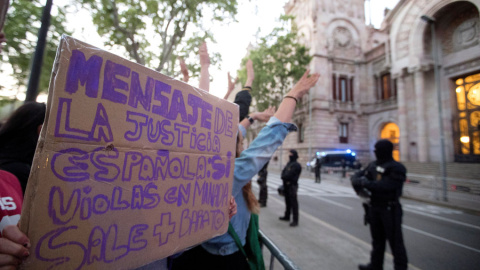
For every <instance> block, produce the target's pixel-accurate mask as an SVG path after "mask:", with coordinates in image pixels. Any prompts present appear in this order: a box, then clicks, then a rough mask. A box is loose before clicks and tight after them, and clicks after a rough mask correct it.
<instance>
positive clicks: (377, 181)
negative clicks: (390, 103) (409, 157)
mask: <svg viewBox="0 0 480 270" xmlns="http://www.w3.org/2000/svg"><path fill="white" fill-rule="evenodd" d="M392 152H393V144H392V143H391V142H390V141H388V140H379V141H378V142H377V143H376V144H375V156H376V157H377V160H376V161H374V162H371V163H370V164H369V165H368V166H367V168H365V169H364V170H361V171H359V172H357V173H356V174H355V175H353V176H352V178H351V181H352V185H353V187H354V189H355V191H356V192H357V194H359V195H360V196H364V195H365V194H369V195H370V202H369V204H368V205H365V206H367V207H365V210H366V221H367V222H368V223H369V224H370V233H371V235H372V253H371V255H370V263H369V264H367V265H359V266H358V268H359V269H360V270H377V269H383V259H384V253H385V243H386V240H388V243H389V244H390V248H391V250H392V253H393V263H394V267H395V270H403V269H407V264H408V259H407V252H406V250H405V245H404V242H403V235H402V215H403V214H402V207H401V205H400V201H399V198H400V196H401V195H402V188H403V183H404V182H405V180H406V173H407V170H406V169H405V167H404V166H403V165H402V164H401V163H399V162H396V161H395V160H394V159H393V157H392Z"/></svg>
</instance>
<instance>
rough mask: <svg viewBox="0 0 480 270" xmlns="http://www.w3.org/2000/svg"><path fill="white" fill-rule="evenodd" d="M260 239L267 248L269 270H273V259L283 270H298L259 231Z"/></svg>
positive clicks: (298, 269)
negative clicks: (269, 255)
mask: <svg viewBox="0 0 480 270" xmlns="http://www.w3.org/2000/svg"><path fill="white" fill-rule="evenodd" d="M259 233H260V238H261V241H262V244H263V245H264V246H266V247H267V248H268V250H269V251H270V254H271V257H270V268H269V269H270V270H273V266H274V262H275V259H277V260H278V261H279V262H280V264H281V265H282V266H283V268H284V269H285V270H300V268H299V267H298V266H296V265H295V263H294V262H293V261H292V260H291V259H290V258H289V257H288V256H287V255H286V254H285V253H283V252H282V251H281V250H280V249H279V248H278V247H277V246H276V245H275V243H273V242H272V240H270V238H268V237H267V236H266V235H265V234H264V233H263V232H262V231H261V230H259Z"/></svg>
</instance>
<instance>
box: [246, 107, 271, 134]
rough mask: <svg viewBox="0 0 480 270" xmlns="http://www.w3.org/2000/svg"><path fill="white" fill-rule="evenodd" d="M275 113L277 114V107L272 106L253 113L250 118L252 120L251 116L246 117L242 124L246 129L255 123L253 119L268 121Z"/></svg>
mask: <svg viewBox="0 0 480 270" xmlns="http://www.w3.org/2000/svg"><path fill="white" fill-rule="evenodd" d="M274 114H275V107H274V106H270V107H268V108H267V109H266V110H265V111H263V112H254V113H251V114H250V118H251V119H252V120H251V121H250V119H249V118H244V119H243V120H242V121H241V122H240V125H242V126H243V127H244V128H245V129H248V128H249V127H250V125H252V124H253V121H260V122H267V121H268V120H270V117H272V116H273V115H274Z"/></svg>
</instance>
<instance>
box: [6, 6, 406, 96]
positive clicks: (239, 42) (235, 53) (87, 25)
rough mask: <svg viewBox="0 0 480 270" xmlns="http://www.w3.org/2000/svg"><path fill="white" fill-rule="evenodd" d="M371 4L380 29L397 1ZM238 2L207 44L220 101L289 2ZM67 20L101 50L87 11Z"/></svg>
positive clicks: (212, 86) (78, 34)
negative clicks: (231, 18) (216, 57)
mask: <svg viewBox="0 0 480 270" xmlns="http://www.w3.org/2000/svg"><path fill="white" fill-rule="evenodd" d="M370 1H371V8H370V10H371V13H372V17H371V20H372V24H373V25H374V26H375V27H377V28H379V27H380V25H381V22H382V20H383V13H384V9H385V8H390V9H392V8H393V7H394V6H395V4H396V3H397V2H398V0H370ZM238 2H239V4H238V14H237V15H236V20H237V22H235V23H229V24H228V25H227V24H216V25H214V26H212V32H214V33H215V39H216V43H213V44H208V50H209V52H214V51H215V52H219V53H220V54H221V56H222V62H221V63H220V65H221V68H220V69H219V68H216V67H214V66H213V65H212V66H210V69H209V71H210V75H211V77H212V78H213V79H212V81H211V83H210V93H212V94H213V95H216V96H219V97H223V96H224V95H225V92H226V90H227V72H230V74H231V75H232V76H236V71H237V70H238V69H239V67H240V62H241V59H242V58H243V57H244V56H245V55H246V53H247V47H248V46H249V44H250V43H252V44H253V43H255V40H256V38H255V36H256V34H257V31H258V30H260V33H259V36H266V35H267V34H268V33H270V32H271V30H272V29H273V28H274V27H275V26H276V25H277V23H278V18H279V17H280V15H281V14H283V13H284V10H283V7H284V5H285V4H286V3H287V2H288V0H248V1H247V0H239V1H238ZM365 12H366V17H367V21H369V19H368V18H369V9H368V8H366V10H365ZM69 17H70V18H73V19H72V20H71V21H68V26H69V28H70V29H73V30H74V34H73V37H75V38H77V39H80V40H82V41H85V42H87V43H89V44H91V45H94V46H96V47H99V48H104V45H103V41H102V39H101V37H100V36H99V35H98V34H97V33H96V31H95V26H94V25H93V23H92V22H91V18H90V15H89V14H88V12H87V11H84V10H80V11H78V13H77V14H75V16H69ZM3 81H4V83H2V84H3V86H5V88H8V85H7V84H6V82H7V80H3ZM189 83H191V84H192V85H195V86H198V82H197V81H196V80H191V81H190V82H189ZM11 84H12V83H11ZM12 88H13V86H12ZM18 98H19V99H22V98H24V94H23V95H22V94H20V95H18ZM46 99H47V98H46V96H41V97H39V100H38V101H41V102H45V101H46Z"/></svg>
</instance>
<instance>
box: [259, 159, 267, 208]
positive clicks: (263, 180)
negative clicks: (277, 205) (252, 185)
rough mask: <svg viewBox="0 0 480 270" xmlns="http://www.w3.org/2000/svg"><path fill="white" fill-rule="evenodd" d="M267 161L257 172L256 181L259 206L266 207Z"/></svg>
mask: <svg viewBox="0 0 480 270" xmlns="http://www.w3.org/2000/svg"><path fill="white" fill-rule="evenodd" d="M267 168H268V162H267V163H266V164H265V166H263V168H262V169H261V170H260V171H259V172H258V179H257V183H258V185H259V186H260V193H259V194H258V195H259V196H258V203H259V204H260V207H267V198H268V186H267V176H268V170H267Z"/></svg>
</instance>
